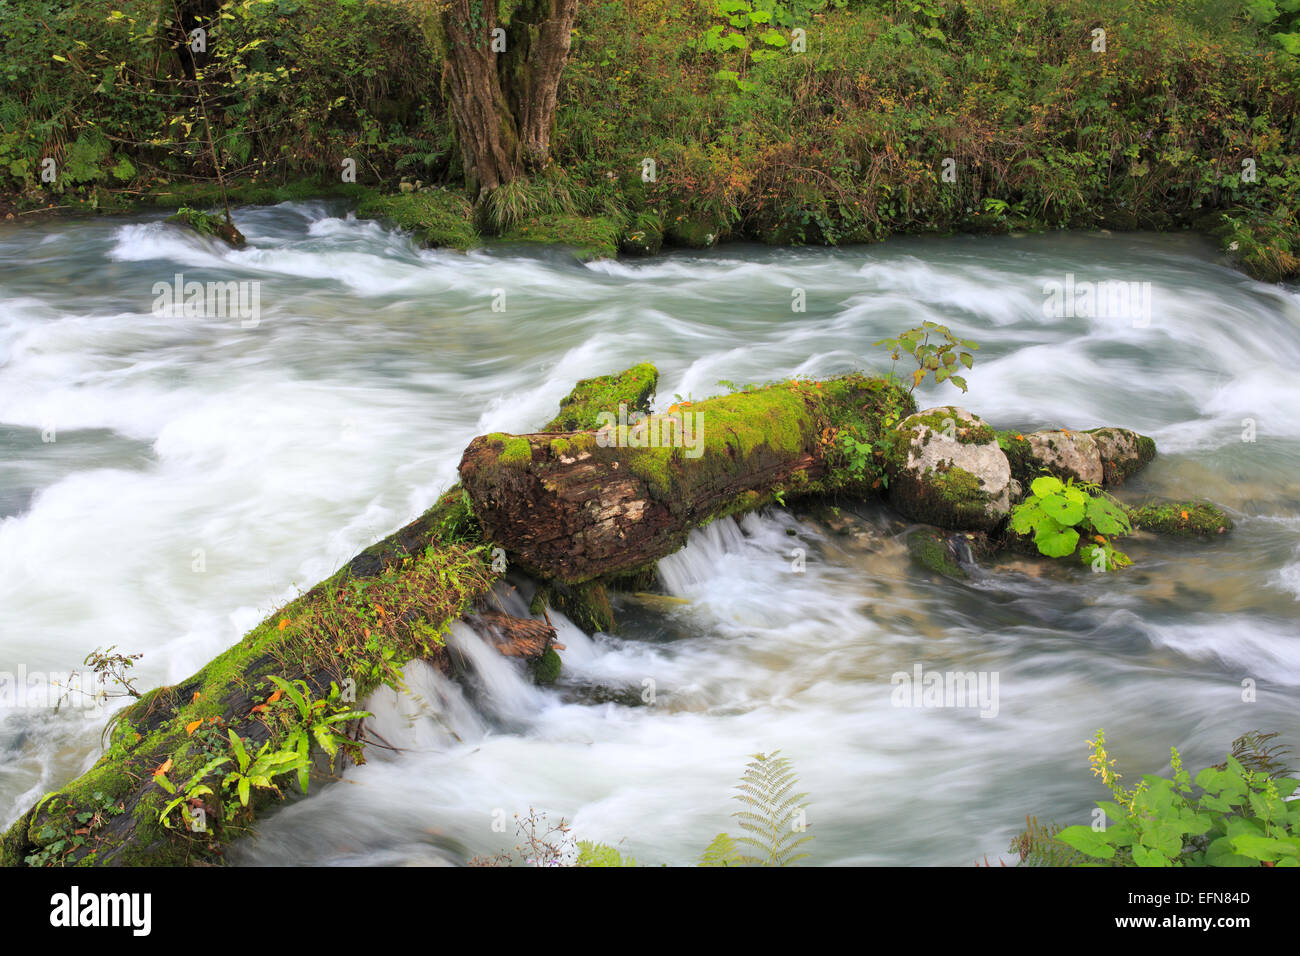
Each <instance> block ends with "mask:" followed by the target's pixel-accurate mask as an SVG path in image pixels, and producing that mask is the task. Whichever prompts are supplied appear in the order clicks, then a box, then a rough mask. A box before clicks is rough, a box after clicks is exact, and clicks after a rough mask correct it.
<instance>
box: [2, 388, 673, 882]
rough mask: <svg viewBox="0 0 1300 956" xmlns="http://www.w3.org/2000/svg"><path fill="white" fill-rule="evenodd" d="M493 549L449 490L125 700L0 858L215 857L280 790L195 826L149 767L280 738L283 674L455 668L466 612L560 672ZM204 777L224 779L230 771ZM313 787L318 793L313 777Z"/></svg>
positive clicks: (487, 631)
mask: <svg viewBox="0 0 1300 956" xmlns="http://www.w3.org/2000/svg"><path fill="white" fill-rule="evenodd" d="M657 378H658V372H657V371H656V370H655V368H654V366H652V365H639V366H636V367H635V368H632V369H629V370H627V371H626V372H623V373H621V374H618V375H610V376H603V377H601V378H595V379H588V380H586V381H583V382H579V383H578V385H577V387H576V388H574V390H573V392H572V393H570V395H569V396H568V397H567V398H566V399H565V400H564V401H563V402H562V403H561V407H560V414H559V416H558V417H557V418H556V419H555V420H553V421H552V422H550V423H549V424H548V425H547V426H546V427H547V428H552V429H565V428H584V427H589V426H590V425H592V424H594V423H595V414H596V409H597V408H598V407H600V406H601V405H602V404H603V403H605V402H606V401H608V400H613V401H615V402H625V403H631V404H633V405H634V406H635V407H646V404H647V403H648V401H649V397H650V396H651V395H652V394H653V393H654V388H655V384H656V381H657ZM487 545H488V542H486V541H485V540H484V539H483V538H482V536H481V533H480V528H479V525H478V522H477V520H476V519H475V517H474V514H473V512H472V510H470V508H469V507H468V505H467V501H466V496H465V495H464V493H463V492H462V489H460V488H459V487H453V488H452V489H450V490H449V491H448V492H447V493H446V494H444V495H443V496H442V497H441V498H440V499H439V501H438V502H437V503H436V504H435V505H434V506H433V507H432V508H430V509H429V510H428V511H427V512H425V513H424V514H423V515H421V516H420V517H419V518H417V519H416V520H414V521H412V522H411V523H410V524H408V525H406V527H404V528H402V529H400V530H399V531H396V532H394V533H393V534H391V535H389V536H388V537H387V538H384V539H383V540H382V541H379V542H377V543H376V544H374V545H372V546H370V547H369V548H367V549H366V550H365V551H363V552H362V553H361V554H359V555H357V556H356V557H355V558H353V559H352V560H351V561H349V562H348V563H347V564H346V565H345V566H344V567H343V568H341V569H340V570H339V571H338V572H337V573H335V574H334V575H332V576H331V577H330V578H329V579H327V580H326V581H323V582H321V583H320V584H318V585H316V586H315V587H314V588H312V589H311V590H310V591H308V592H307V593H305V594H303V595H301V596H300V597H298V598H296V599H294V600H293V601H291V602H290V603H289V604H287V605H285V606H284V607H283V608H280V609H279V610H277V611H276V612H275V613H274V614H271V615H270V616H269V617H267V618H266V620H264V621H263V622H262V623H261V624H259V625H258V626H257V627H255V628H254V629H253V630H252V631H250V632H249V633H248V634H247V635H246V636H245V637H244V638H243V640H241V641H240V642H239V643H238V644H236V645H235V646H234V647H231V648H230V649H229V650H227V651H225V652H224V653H222V654H221V655H219V656H218V657H217V658H215V659H214V660H212V661H211V662H209V663H208V664H207V666H205V667H204V668H203V669H202V670H201V671H199V672H198V673H197V674H195V675H193V676H192V677H190V678H189V679H188V680H185V681H183V682H181V683H179V684H177V685H175V686H171V687H160V688H156V689H154V690H151V691H149V692H148V693H146V694H145V695H144V696H143V697H142V698H141V699H140V700H139V701H137V702H136V703H134V704H132V705H131V706H130V707H128V708H126V709H125V710H122V711H120V712H118V714H116V715H115V716H114V719H113V721H112V723H111V725H110V728H109V734H108V739H109V747H108V750H107V752H106V753H105V754H104V755H103V757H101V758H100V760H99V761H98V762H97V763H96V764H95V766H94V767H92V768H91V769H90V770H89V771H87V772H86V773H85V774H83V775H82V776H81V777H79V778H77V779H76V780H73V781H72V782H70V783H68V784H67V785H66V786H64V787H62V788H61V789H60V790H58V791H57V792H54V793H51V794H49V795H47V796H46V797H45V798H44V799H42V800H41V801H40V802H39V803H38V804H37V805H36V806H34V807H32V808H31V809H29V810H28V811H27V812H26V813H24V814H23V815H22V816H21V817H20V818H19V819H18V820H17V821H15V822H14V823H13V825H12V826H10V827H9V829H8V830H7V831H5V832H4V834H3V835H2V836H0V866H21V865H23V863H24V862H25V861H27V860H28V859H29V858H31V859H32V860H33V862H34V863H36V864H37V865H43V866H44V865H73V864H83V865H98V866H113V865H149V866H160V865H178V864H185V863H191V862H219V861H220V860H221V855H222V852H223V849H224V846H225V844H227V843H228V842H229V841H230V840H232V839H235V838H237V837H239V836H240V835H241V834H242V833H245V832H247V828H248V826H249V824H250V823H251V822H252V820H253V818H254V815H255V814H256V815H260V814H261V813H262V812H263V811H264V810H265V809H267V808H269V807H271V806H274V805H275V804H276V803H277V802H278V801H277V800H276V798H275V797H274V796H273V795H270V794H269V793H268V792H267V791H255V797H254V800H253V804H252V806H251V808H250V810H249V812H248V813H247V814H244V813H241V814H240V815H239V818H238V819H236V820H234V821H232V822H230V823H229V824H227V823H226V822H225V821H223V820H222V812H221V811H222V808H221V806H220V805H219V803H218V801H217V798H216V797H215V796H210V797H208V798H207V800H209V801H211V805H210V806H208V807H207V809H206V810H205V812H206V813H207V816H208V819H210V820H212V821H213V826H212V827H211V828H210V829H208V830H205V831H204V832H203V833H202V834H192V833H188V832H187V831H186V830H184V829H183V828H181V827H179V826H173V827H167V826H164V825H163V823H162V821H161V819H160V817H161V811H162V809H163V808H164V807H165V806H166V804H167V803H168V802H169V799H170V795H169V794H167V793H166V792H165V791H164V790H163V789H162V788H161V787H160V786H159V785H158V783H157V782H156V780H155V777H154V771H155V770H158V769H159V768H162V767H167V768H168V769H167V771H166V773H167V775H168V777H169V779H171V780H172V781H174V782H177V783H183V782H184V781H186V780H187V779H189V778H190V776H191V775H192V774H194V773H195V772H196V771H197V770H199V769H200V768H202V767H203V766H204V764H205V763H206V762H207V759H208V758H209V757H210V756H212V754H211V753H210V752H208V751H205V749H204V748H205V747H208V746H209V745H210V744H211V732H210V731H209V728H212V729H215V730H218V731H219V733H218V734H217V736H218V738H220V736H221V735H222V734H224V732H225V731H226V729H230V730H233V731H235V732H236V733H237V734H239V736H241V737H242V738H244V739H245V740H248V741H251V743H252V746H253V749H254V750H255V749H256V748H258V747H260V746H261V745H262V744H263V743H265V742H268V741H270V742H271V743H272V744H273V745H276V746H278V745H280V744H282V742H283V736H284V731H285V729H286V728H285V725H284V720H283V718H281V717H280V716H279V715H278V712H277V708H275V707H273V706H270V704H272V702H271V701H269V699H268V698H270V697H271V696H273V691H274V690H275V688H274V686H273V685H272V682H271V681H270V680H269V679H268V678H269V677H271V676H272V675H274V676H277V677H281V678H283V679H286V680H290V681H292V680H303V681H305V682H306V684H307V685H308V688H309V689H310V692H311V694H312V696H313V697H316V698H322V697H324V696H325V695H326V694H327V693H328V691H329V688H330V684H331V682H336V683H338V684H339V685H340V686H343V685H344V684H345V683H347V682H349V680H350V681H351V683H352V684H353V685H354V687H355V695H356V698H357V700H358V701H360V700H361V699H363V698H364V697H365V695H366V694H368V693H369V692H370V691H371V690H373V689H375V688H376V687H378V686H379V685H381V684H383V683H390V684H397V683H400V680H401V667H402V665H403V664H404V663H406V662H407V661H410V660H413V659H416V658H419V659H422V660H424V661H426V662H427V663H429V664H430V665H432V666H434V667H436V668H438V669H439V670H441V671H443V672H444V673H446V674H449V675H452V674H454V673H455V671H456V662H455V661H454V660H453V659H452V656H451V655H450V654H449V653H448V651H447V649H446V648H445V647H444V646H443V645H442V644H441V637H440V635H441V634H442V633H443V632H444V631H445V630H446V628H447V627H448V626H449V625H450V624H451V623H452V622H453V621H455V620H458V619H462V618H463V619H464V620H465V621H466V622H467V623H468V624H469V625H470V627H472V628H473V629H474V630H476V631H477V632H478V633H479V634H480V635H481V636H482V637H483V638H484V639H485V640H487V641H489V642H490V643H491V644H492V645H493V646H495V647H496V648H497V650H498V651H500V652H501V653H502V654H503V655H505V656H507V657H512V658H516V659H521V660H525V661H528V662H530V663H531V665H532V667H533V670H534V675H535V676H536V677H537V678H538V679H539V680H543V679H554V676H555V671H556V669H557V666H558V661H557V659H556V656H555V651H554V650H552V649H551V643H552V641H553V640H554V637H555V630H554V628H552V627H551V626H550V624H549V623H548V622H546V621H538V620H525V619H520V618H515V617H512V616H510V615H508V614H505V613H502V612H501V611H500V610H497V609H495V608H493V607H492V602H491V600H490V593H489V592H490V589H491V587H492V585H493V583H494V582H495V581H496V580H497V579H498V577H499V573H498V571H497V570H496V569H495V567H494V566H495V562H494V561H492V555H491V549H490V548H489V547H488V546H487ZM544 670H545V671H546V674H545V675H544V674H543V671H544ZM289 716H290V717H291V716H292V715H291V714H290V715H289ZM204 734H207V735H208V739H207V741H206V742H204V736H203V735H204ZM315 772H316V771H313V774H315ZM314 779H315V778H314V776H313V781H314ZM206 783H207V784H208V785H210V786H211V787H212V789H213V790H214V791H218V792H219V791H221V784H220V779H219V775H210V776H209V777H208V778H207V779H206ZM311 786H312V792H315V791H316V789H317V784H316V783H315V782H313V783H312V785H311ZM174 815H175V814H173V816H174ZM84 818H89V819H91V822H90V823H83V819H84ZM169 819H170V817H169ZM173 822H174V821H173Z"/></svg>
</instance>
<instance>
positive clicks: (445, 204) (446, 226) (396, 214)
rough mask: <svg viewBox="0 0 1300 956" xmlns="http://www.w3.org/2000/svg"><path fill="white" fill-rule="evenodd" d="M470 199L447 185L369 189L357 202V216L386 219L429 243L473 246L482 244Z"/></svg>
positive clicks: (424, 242)
mask: <svg viewBox="0 0 1300 956" xmlns="http://www.w3.org/2000/svg"><path fill="white" fill-rule="evenodd" d="M470 217H471V209H470V204H469V201H468V200H466V199H465V197H464V196H462V195H460V194H459V193H456V192H452V191H449V190H445V189H428V188H426V189H424V190H422V191H420V192H410V193H397V194H394V195H381V194H379V193H376V192H367V193H366V194H365V195H364V196H362V198H361V201H360V202H358V203H357V218H358V219H383V220H386V221H388V222H390V223H392V224H393V225H394V226H397V227H398V228H399V229H406V230H409V231H410V232H411V233H412V234H413V235H414V236H415V238H416V240H417V241H418V242H420V243H421V244H423V245H426V246H446V247H449V248H451V249H461V250H465V249H473V248H474V247H475V246H477V245H479V244H480V242H481V240H480V239H479V235H478V232H477V231H476V230H475V229H474V223H473V220H472V219H471V218H470Z"/></svg>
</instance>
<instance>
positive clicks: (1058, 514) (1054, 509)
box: [1038, 494, 1084, 541]
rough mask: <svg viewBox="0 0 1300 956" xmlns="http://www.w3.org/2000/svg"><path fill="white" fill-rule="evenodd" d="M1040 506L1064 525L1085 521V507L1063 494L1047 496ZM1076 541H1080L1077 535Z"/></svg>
mask: <svg viewBox="0 0 1300 956" xmlns="http://www.w3.org/2000/svg"><path fill="white" fill-rule="evenodd" d="M1038 506H1039V507H1040V508H1042V509H1043V511H1045V512H1046V513H1047V514H1048V515H1050V516H1051V517H1052V518H1055V519H1056V520H1057V521H1059V522H1060V523H1061V524H1063V525H1076V524H1078V523H1079V522H1080V521H1082V520H1083V511H1084V509H1083V505H1082V504H1081V503H1080V502H1078V501H1071V500H1070V499H1069V498H1067V497H1066V496H1065V495H1062V494H1051V495H1047V496H1046V497H1044V498H1043V500H1042V501H1040V502H1039V503H1038ZM1075 540H1076V541H1077V540H1078V535H1075Z"/></svg>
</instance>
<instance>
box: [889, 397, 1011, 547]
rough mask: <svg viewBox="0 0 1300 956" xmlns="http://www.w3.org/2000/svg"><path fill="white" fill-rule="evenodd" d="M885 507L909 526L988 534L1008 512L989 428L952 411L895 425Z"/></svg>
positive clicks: (1001, 460) (1005, 476) (1000, 457)
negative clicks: (917, 523)
mask: <svg viewBox="0 0 1300 956" xmlns="http://www.w3.org/2000/svg"><path fill="white" fill-rule="evenodd" d="M889 472H890V474H889V503H890V504H891V505H892V506H893V507H894V508H895V509H896V510H898V511H899V512H901V513H902V514H903V515H905V516H906V517H908V518H911V519H913V520H915V521H922V522H925V523H926V524H934V525H938V526H939V527H941V528H950V529H955V530H971V531H990V530H993V529H994V528H996V527H997V526H998V525H999V524H1001V523H1002V520H1003V519H1004V518H1005V517H1006V516H1007V513H1008V512H1009V511H1010V510H1011V499H1012V495H1013V493H1014V491H1015V489H1014V488H1013V482H1012V478H1011V465H1010V463H1009V462H1008V461H1007V456H1006V455H1005V454H1003V452H1002V449H1001V448H1000V447H999V446H998V441H997V436H996V435H995V433H994V431H993V429H992V427H990V426H989V425H988V424H986V423H985V422H984V420H983V419H981V418H980V417H979V416H977V415H973V414H971V413H970V412H968V411H966V409H964V408H958V407H957V406H955V405H943V406H940V407H938V408H930V409H926V410H925V411H923V412H918V413H917V414H915V415H912V416H910V417H908V418H905V419H903V421H902V422H900V423H899V425H898V428H897V432H896V445H895V448H894V449H893V451H892V453H891V455H890V462H889Z"/></svg>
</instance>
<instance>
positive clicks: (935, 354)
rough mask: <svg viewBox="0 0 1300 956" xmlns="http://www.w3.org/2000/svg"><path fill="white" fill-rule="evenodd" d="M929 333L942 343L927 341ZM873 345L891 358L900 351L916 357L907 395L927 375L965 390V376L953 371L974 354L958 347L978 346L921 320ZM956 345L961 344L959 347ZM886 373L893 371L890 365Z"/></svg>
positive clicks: (972, 361) (969, 361) (970, 360)
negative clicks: (914, 326)
mask: <svg viewBox="0 0 1300 956" xmlns="http://www.w3.org/2000/svg"><path fill="white" fill-rule="evenodd" d="M931 334H934V335H936V336H942V337H943V340H944V344H943V345H934V344H931V342H930V335H931ZM876 345H877V347H879V346H882V345H883V346H884V347H885V348H886V349H888V350H889V353H890V355H889V357H890V358H891V359H893V361H895V362H897V361H898V360H899V359H900V358H901V357H902V356H903V354H904V353H906V354H908V355H910V356H912V358H914V359H915V360H916V371H915V372H913V373H912V385H911V387H910V388H909V389H908V394H909V395H910V394H911V393H912V392H914V391H915V390H916V387H917V386H918V385H920V384H921V383H922V382H923V381H925V377H926V376H927V375H932V376H933V377H934V382H935V384H936V385H938V384H939V383H940V382H951V383H952V384H953V385H956V386H957V387H958V388H960V389H961V390H962V391H963V392H964V391H966V379H964V378H962V377H961V376H960V375H956V374H954V373H955V372H956V371H957V365H958V363H959V362H960V364H962V365H964V366H965V367H966V368H967V369H970V368H972V367H973V366H974V365H975V357H974V356H973V355H971V354H970V352H963V351H961V349H970V350H972V351H975V350H978V349H979V346H978V345H977V344H975V343H974V342H972V341H970V340H969V339H959V338H957V337H956V336H955V335H953V334H952V332H951V331H950V330H949V328H948V326H946V325H940V324H939V323H938V322H930V321H926V322H923V323H921V324H920V325H919V326H917V327H916V328H914V329H908V330H907V331H906V332H902V333H900V334H899V335H898V337H897V338H892V339H881V340H880V341H879V342H877V343H876ZM958 346H961V349H959V348H958ZM890 374H893V370H892V369H891V370H890ZM990 438H991V436H990Z"/></svg>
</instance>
